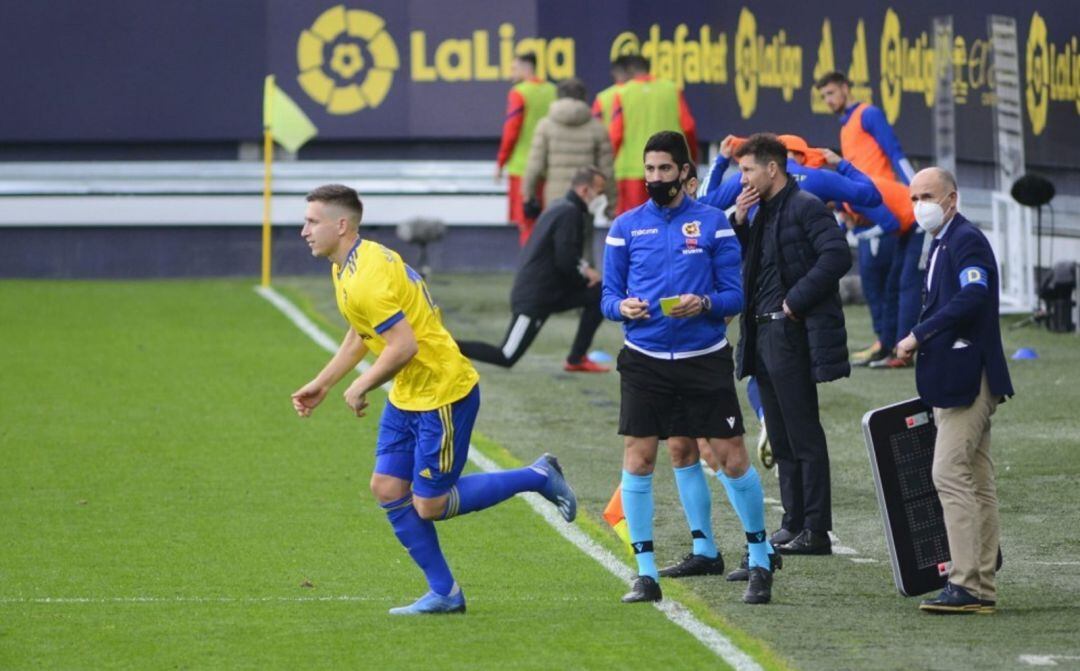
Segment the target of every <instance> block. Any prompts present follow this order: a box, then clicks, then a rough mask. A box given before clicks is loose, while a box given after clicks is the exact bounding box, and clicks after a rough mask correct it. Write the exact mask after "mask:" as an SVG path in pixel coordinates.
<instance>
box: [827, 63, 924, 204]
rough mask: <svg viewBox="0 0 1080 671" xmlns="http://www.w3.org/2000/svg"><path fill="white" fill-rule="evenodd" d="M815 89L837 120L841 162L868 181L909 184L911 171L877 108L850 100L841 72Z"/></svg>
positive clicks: (882, 114) (844, 77)
mask: <svg viewBox="0 0 1080 671" xmlns="http://www.w3.org/2000/svg"><path fill="white" fill-rule="evenodd" d="M816 86H817V89H818V92H819V93H820V94H821V98H822V100H824V101H825V104H826V105H828V107H829V109H830V110H832V112H833V114H836V115H838V116H839V117H840V124H841V128H840V152H841V154H842V155H843V156H844V158H845V159H847V160H848V161H851V163H852V164H853V165H854V166H855V167H856V168H858V169H859V170H861V171H862V172H863V173H865V174H866V175H868V176H870V177H883V178H885V179H893V180H896V181H899V182H903V183H904V184H907V183H909V182H910V181H911V177H912V175H914V174H915V171H914V170H913V169H912V168H911V163H910V162H909V161H908V160H907V157H906V156H904V150H903V149H901V148H900V141H899V140H897V139H896V133H894V132H893V129H892V126H890V125H889V122H888V121H887V120H886V119H885V113H884V112H882V111H881V108H879V107H875V106H873V105H870V104H867V103H860V102H857V101H854V100H852V99H851V82H850V81H848V78H847V77H846V76H845V75H844V74H843V73H841V72H830V73H828V74H827V75H825V76H823V77H822V78H821V79H819V80H818V81H817V84H816Z"/></svg>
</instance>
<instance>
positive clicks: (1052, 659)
mask: <svg viewBox="0 0 1080 671" xmlns="http://www.w3.org/2000/svg"><path fill="white" fill-rule="evenodd" d="M1016 659H1017V661H1019V662H1021V663H1023V664H1028V665H1030V666H1057V665H1058V660H1061V661H1063V662H1075V661H1078V660H1080V655H1020V656H1019V657H1017V658H1016Z"/></svg>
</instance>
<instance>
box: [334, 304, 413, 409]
mask: <svg viewBox="0 0 1080 671" xmlns="http://www.w3.org/2000/svg"><path fill="white" fill-rule="evenodd" d="M382 337H383V339H384V340H385V341H386V348H385V349H383V351H382V352H381V353H380V354H379V357H378V358H377V359H375V363H373V364H371V368H368V369H367V370H366V371H364V372H363V373H361V374H360V377H358V378H356V381H355V382H353V383H352V384H351V385H349V388H348V389H346V390H345V404H346V405H348V406H349V407H350V408H352V410H353V412H355V413H356V416H357V417H363V416H364V409H365V408H367V406H368V403H367V400H366V398H365V397H366V396H367V393H368V392H369V391H371V390H372V389H375V388H376V387H379V386H382V385H383V384H386V383H387V382H389V381H390V380H392V379H394V376H395V375H397V374H398V371H400V370H401V369H402V368H404V367H405V365H406V364H408V363H409V361H411V360H412V358H413V357H414V356H416V353H417V352H418V351H419V350H420V346H419V345H418V344H417V342H416V334H415V333H413V330H412V327H411V326H409V322H408V320H405V319H399V320H398V321H397V322H396V323H395V324H394V325H393V326H391V327H390V328H388V329H386V330H385V331H383V333H382Z"/></svg>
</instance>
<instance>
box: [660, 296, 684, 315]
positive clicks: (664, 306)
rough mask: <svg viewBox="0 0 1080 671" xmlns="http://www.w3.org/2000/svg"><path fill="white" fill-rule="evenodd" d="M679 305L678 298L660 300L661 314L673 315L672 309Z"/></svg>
mask: <svg viewBox="0 0 1080 671" xmlns="http://www.w3.org/2000/svg"><path fill="white" fill-rule="evenodd" d="M678 304H679V297H678V296H668V297H667V298H661V299H660V312H663V313H664V314H665V315H670V314H671V309H672V308H673V307H675V306H676V305H678Z"/></svg>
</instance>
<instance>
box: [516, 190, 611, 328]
mask: <svg viewBox="0 0 1080 671" xmlns="http://www.w3.org/2000/svg"><path fill="white" fill-rule="evenodd" d="M591 223H592V215H591V214H589V208H588V207H587V206H586V205H585V201H583V200H582V199H581V197H580V196H578V195H577V193H575V192H574V191H573V189H571V190H570V191H567V192H566V195H565V196H563V197H562V198H559V199H557V200H555V201H554V202H552V203H551V204H549V205H548V207H547V209H546V210H544V213H543V214H541V215H540V218H539V219H537V221H536V226H535V228H533V232H532V234H530V235H529V241H528V242H526V243H525V248H524V249H522V250H521V260H520V265H519V268H518V272H517V275H515V276H514V287H513V289H511V290H510V307H511V309H512V310H513V311H514V312H516V313H520V314H533V313H535V312H547V311H548V310H549V309H550V308H551V306H554V305H559V304H560V303H562V302H563V300H564V298H565V297H566V295H567V294H569V293H573V292H575V291H580V290H581V289H583V288H585V286H586V285H587V284H588V280H587V279H586V278H585V275H583V274H582V272H581V266H582V265H583V263H584V261H583V259H582V256H583V255H584V249H585V231H586V229H589V230H591V229H592V226H590V225H589V224H591Z"/></svg>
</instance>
